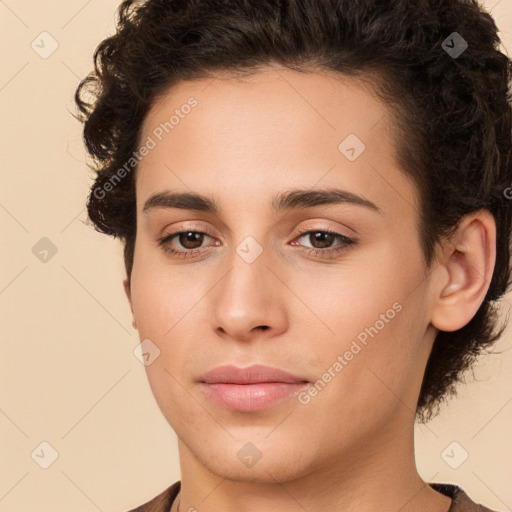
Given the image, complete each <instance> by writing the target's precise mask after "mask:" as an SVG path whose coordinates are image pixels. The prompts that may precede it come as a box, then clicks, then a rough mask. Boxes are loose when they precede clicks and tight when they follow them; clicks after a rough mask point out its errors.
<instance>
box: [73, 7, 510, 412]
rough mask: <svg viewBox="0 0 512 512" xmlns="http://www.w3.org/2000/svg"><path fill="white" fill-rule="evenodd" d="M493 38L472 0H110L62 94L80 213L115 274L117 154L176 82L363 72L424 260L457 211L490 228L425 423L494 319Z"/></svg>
mask: <svg viewBox="0 0 512 512" xmlns="http://www.w3.org/2000/svg"><path fill="white" fill-rule="evenodd" d="M500 43H501V41H500V39H499V36H498V30H497V27H496V25H495V23H494V20H493V18H492V17H491V16H490V14H488V13H487V12H485V11H484V10H483V8H481V7H480V6H479V5H478V3H477V1H476V0H389V1H384V0H148V1H145V2H143V1H136V0H126V1H123V2H122V3H121V5H120V7H119V12H118V20H117V31H116V33H115V34H114V35H112V36H110V37H108V38H106V39H105V40H103V41H102V42H101V43H100V44H99V45H98V47H97V48H96V51H95V54H94V71H93V72H91V73H89V75H88V76H87V77H86V78H84V79H83V80H82V81H81V83H80V85H79V86H78V88H77V90H76V94H75V101H76V104H77V106H78V115H77V118H78V119H79V120H80V121H82V122H83V123H84V140H85V144H86V147H87V150H88V151H89V153H90V154H91V155H92V157H93V159H94V162H95V163H94V165H93V166H91V167H92V168H93V169H94V172H95V181H94V184H93V186H92V187H91V191H90V194H89V197H88V202H87V208H88V214H89V218H90V219H91V221H92V222H93V224H94V226H95V228H96V229H97V230H98V231H101V232H103V233H107V234H109V235H113V236H115V237H119V238H120V239H121V240H122V242H123V245H124V259H125V266H126V272H127V277H128V279H129V278H130V276H131V270H132V265H133V256H134V247H135V239H136V209H135V170H136V165H134V169H133V171H132V172H129V171H127V170H126V169H127V167H126V162H128V161H129V160H130V158H132V160H131V161H132V163H133V155H134V152H136V151H137V149H138V146H139V143H140V129H141V126H142V122H143V120H144V118H145V116H146V114H147V113H148V110H149V108H150V107H151V105H152V104H153V102H154V101H155V99H156V97H157V96H158V95H161V94H165V92H166V91H168V89H169V87H171V86H172V85H173V84H176V83H177V82H179V81H184V80H192V79H194V78H204V77H208V76H212V77H213V76H216V73H217V74H222V73H232V74H233V75H234V76H236V75H239V76H242V75H243V74H250V73H252V72H257V71H258V70H259V69H260V68H264V67H265V66H267V65H270V64H278V65H282V66H286V67H288V68H291V69H295V70H296V71H322V70H325V71H335V72H338V73H340V74H344V75H349V76H353V77H356V78H358V79H360V80H367V81H368V83H371V84H372V86H373V88H374V90H375V92H376V94H378V95H379V97H380V98H381V99H382V100H383V101H385V102H386V103H387V105H388V107H389V109H390V112H391V113H392V115H393V117H394V121H395V124H394V126H395V127H396V129H397V137H396V148H395V150H396V154H397V161H398V163H399V165H400V168H401V169H402V171H403V172H404V173H405V174H406V175H408V176H410V177H411V178H412V179H413V180H414V182H415V183H416V184H417V187H418V190H419V193H420V197H421V209H420V219H419V223H418V226H419V235H420V240H421V244H422V249H423V254H424V258H425V263H426V268H427V269H428V268H431V264H432V261H433V259H434V254H435V247H436V244H437V243H438V242H440V241H441V240H443V238H445V237H447V236H449V235H450V234H451V233H452V232H453V230H454V229H455V228H456V227H457V225H458V222H459V221H460V220H461V218H462V217H463V216H464V215H465V214H467V213H470V212H473V211H476V210H479V209H482V208H483V209H487V210H489V211H490V212H491V213H492V215H493V216H494V219H495V221H496V226H497V259H496V265H495V269H494V273H493V276H492V280H491V282H490V286H489V290H488V292H487V295H486V297H485V300H484V301H483V303H482V304H481V307H480V308H479V310H478V311H477V313H476V314H475V316H474V317H473V318H472V320H471V321H470V322H469V323H468V324H467V325H466V326H464V327H463V328H462V329H460V330H458V331H455V332H443V331H440V332H438V334H437V337H436V340H435V343H434V346H433V349H432V353H431V355H430V358H429V360H428V363H427V366H426V370H425V376H424V379H423V384H422V388H421V392H420V396H419V400H418V404H417V413H418V417H419V418H420V419H421V420H422V421H427V420H428V419H430V418H431V417H432V416H434V415H435V414H437V411H438V410H439V404H440V403H441V402H442V401H443V399H445V398H446V397H447V396H448V395H453V394H455V392H456V391H455V385H456V383H457V382H458V381H462V380H463V372H464V371H465V370H467V369H468V368H470V367H471V365H472V364H473V362H474V361H475V359H476V357H477V356H478V355H479V354H480V353H482V352H483V351H484V349H486V348H488V347H490V346H491V345H492V344H493V343H494V342H495V341H496V340H498V339H499V338H500V337H501V335H502V332H503V329H504V327H505V325H503V326H502V327H501V329H498V330H495V329H496V328H497V320H498V311H499V310H498V303H497V302H496V301H497V300H498V299H499V298H500V297H501V296H502V295H503V294H504V293H505V292H506V291H507V288H508V286H509V284H510V266H509V250H510V236H511V204H510V200H509V199H508V197H510V196H509V195H507V193H506V190H511V189H509V188H508V187H510V185H511V182H512V172H511V171H512V169H511V165H512V163H511V118H512V113H511V105H512V102H511V95H510V89H509V84H510V76H511V73H510V71H511V61H510V60H509V58H508V57H507V56H506V55H504V54H503V53H502V52H501V51H500V49H499V46H500ZM465 44H467V48H465V46H464V45H465ZM464 48H465V49H464ZM88 94H89V95H90V97H89V98H87V95H88ZM123 166H124V169H125V172H122V173H120V172H119V170H120V169H121V168H123ZM120 176H122V177H121V178H120Z"/></svg>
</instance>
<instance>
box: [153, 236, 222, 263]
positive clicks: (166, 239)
mask: <svg viewBox="0 0 512 512" xmlns="http://www.w3.org/2000/svg"><path fill="white" fill-rule="evenodd" d="M205 236H206V237H207V238H211V237H210V235H208V234H207V233H204V232H202V231H194V230H187V231H176V232H174V233H169V234H168V235H164V236H163V237H162V238H159V239H158V244H159V245H160V246H161V247H162V249H163V250H164V251H165V252H166V253H168V254H172V255H173V256H176V257H178V258H189V257H191V256H194V255H195V254H196V253H198V252H202V248H201V245H202V243H203V240H204V237H205ZM174 238H176V239H177V242H178V243H179V244H180V245H181V247H182V248H183V249H184V250H180V249H176V248H175V247H173V246H172V243H171V242H172V241H173V239H174ZM219 244H220V242H218V241H216V243H215V245H219Z"/></svg>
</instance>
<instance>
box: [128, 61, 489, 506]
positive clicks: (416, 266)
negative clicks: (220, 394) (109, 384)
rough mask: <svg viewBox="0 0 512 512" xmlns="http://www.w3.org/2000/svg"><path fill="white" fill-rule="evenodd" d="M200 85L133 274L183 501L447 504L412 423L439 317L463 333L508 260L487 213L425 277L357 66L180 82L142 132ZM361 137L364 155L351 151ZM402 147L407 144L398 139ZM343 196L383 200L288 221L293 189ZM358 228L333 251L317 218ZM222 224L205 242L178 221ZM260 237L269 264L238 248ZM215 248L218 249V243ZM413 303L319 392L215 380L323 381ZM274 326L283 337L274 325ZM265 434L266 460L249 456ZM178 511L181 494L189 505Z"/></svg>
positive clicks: (383, 114) (171, 147) (403, 188)
mask: <svg viewBox="0 0 512 512" xmlns="http://www.w3.org/2000/svg"><path fill="white" fill-rule="evenodd" d="M191 96H193V97H194V98H195V99H196V100H197V102H198V105H197V106H196V107H195V108H194V109H193V110H192V111H191V112H190V114H188V115H187V116H184V118H183V119H180V122H179V124H177V125H176V126H175V127H174V129H173V130H172V131H171V132H170V133H169V134H166V135H165V136H164V137H163V138H162V140H161V141H158V144H157V145H156V147H155V148H153V149H152V150H151V151H150V152H149V154H148V155H147V156H146V157H145V158H144V159H143V160H142V161H141V162H140V164H139V168H138V169H137V176H136V196H137V239H136V244H135V257H134V266H133V271H132V276H131V282H129V281H128V280H126V281H125V282H124V286H125V291H126V294H127V297H128V300H129V303H130V306H131V309H132V313H133V316H134V320H135V322H136V324H135V325H136V327H137V328H138V330H139V334H140V339H141V340H144V339H146V338H149V339H151V340H152V342H153V343H155V345H157V346H158V347H159V349H160V351H161V352H160V356H159V357H158V358H157V359H155V361H154V362H153V363H152V364H150V365H149V366H147V367H146V371H147V376H148V379H149V383H150V385H151V389H152V391H153V393H154V395H155V398H156V401H157V403H158V405H159V407H160V409H161V411H162V413H163V414H164V416H165V418H166V419H167V421H168V422H169V424H170V426H171V427H172V428H173V429H174V431H175V432H176V434H177V436H178V440H179V441H178V448H179V457H180V467H181V476H182V477H181V482H182V490H181V495H180V510H181V511H182V512H184V511H188V510H189V509H190V507H194V509H190V510H195V509H197V510H198V511H199V512H210V511H211V512H213V511H218V510H223V511H225V512H231V511H240V510H243V511H247V512H252V511H259V512H262V511H263V512H264V511H275V510H280V511H282V512H292V511H293V512H296V511H304V510H308V511H312V510H323V511H325V512H329V511H339V510H350V511H354V512H367V511H368V512H369V511H372V512H374V511H375V510H376V509H377V508H378V509H380V510H397V511H398V510H400V511H401V512H409V511H410V512H412V511H418V510H421V511H432V512H446V511H447V510H448V509H449V507H450V503H451V500H450V499H449V498H448V497H445V496H443V495H442V494H440V493H437V492H436V491H434V490H433V489H432V488H430V487H429V486H427V485H426V484H425V482H424V481H423V480H422V479H421V477H420V476H419V474H418V471H417V469H416V465H415V458H414V417H415V408H416V403H417V400H418V396H419V391H420V386H421V382H422V378H423V374H424V369H425V366H426V363H427V359H428V356H429V353H430V350H431V347H432V343H433V341H434V338H435V334H436V332H437V329H443V330H446V331H452V330H456V329H459V328H460V327H462V326H463V325H465V324H466V323H467V322H468V321H469V320H470V319H471V318H472V316H473V315H474V314H475V313H476V311H477V309H478V307H479V306H480V304H481V303H482V301H483V299H484V296H485V293H486V291H487V289H488V284H489V282H490V278H491V275H492V271H493V268H494V263H495V252H494V251H495V249H494V247H495V224H494V221H493V218H492V216H491V215H490V214H489V213H488V212H486V211H483V210H482V211H479V212H475V213H473V214H471V215H468V216H467V217H465V218H464V219H463V222H462V223H461V225H460V226H459V229H458V230H457V232H456V233H455V235H454V237H453V238H452V239H451V240H450V241H446V243H445V244H444V245H443V246H438V252H437V261H436V263H435V265H434V266H433V267H432V268H431V269H430V271H429V272H427V269H426V268H425V264H424V260H423V257H422V252H421V248H420V242H419V235H418V231H417V225H416V219H417V217H418V196H417V189H416V187H415V185H414V184H413V182H412V181H410V180H409V179H408V178H407V177H406V176H405V175H404V174H403V173H402V171H401V170H400V169H399V168H398V166H397V164H396V161H395V151H394V147H393V142H394V140H395V138H394V137H395V135H394V132H393V124H392V121H391V117H390V116H389V115H387V114H388V110H387V108H388V107H387V106H386V105H385V104H383V103H382V102H381V101H380V100H379V99H377V98H376V97H375V96H374V95H373V94H372V93H371V90H370V89H369V88H365V87H363V86H362V85H361V83H358V82H356V81H355V80H354V79H353V78H346V77H343V76H340V75H337V76H336V75H334V74H330V73H323V72H322V73H313V72H311V73H298V72H296V71H292V70H289V69H286V68H281V67H278V66H269V67H268V68H265V69H262V70H261V71H259V72H258V73H257V74H255V75H252V76H250V77H245V78H244V79H243V80H239V79H234V78H230V77H229V76H227V75H218V76H216V77H215V79H214V80H212V79H201V80H194V81H188V82H182V83H180V84H178V85H175V86H174V87H172V88H171V89H169V90H168V91H166V94H165V95H163V96H161V97H160V98H159V99H158V101H157V102H156V103H155V104H154V105H153V106H152V108H151V110H150V112H149V114H148V115H147V117H146V118H145V121H144V124H143V127H142V136H141V140H142V141H145V140H146V138H147V136H153V138H154V135H152V131H153V130H154V129H155V127H157V126H158V125H159V124H160V123H162V122H164V121H166V120H168V119H169V116H170V113H172V112H173V111H174V110H175V109H176V108H180V107H181V106H182V105H183V104H185V103H186V102H187V100H188V99H189V98H190V97H191ZM349 134H356V135H357V137H358V138H359V139H360V140H361V141H363V142H364V144H365V146H366V149H365V151H364V152H363V153H362V154H361V155H360V156H359V157H358V158H357V159H356V160H355V161H353V162H351V161H349V160H348V159H347V158H346V157H345V156H344V155H343V154H342V153H341V152H340V151H339V149H338V145H339V144H340V142H341V141H343V140H344V139H345V138H346V137H347V135H349ZM398 140H399V139H398ZM331 187H335V188H342V189H344V190H347V191H350V192H352V193H354V194H357V195H360V196H362V197H364V198H366V199H368V200H369V201H372V202H373V203H375V204H376V205H377V206H378V208H379V209H380V212H376V211H373V210H371V209H369V208H365V207H363V206H359V205H354V204H331V205H317V206H314V207H309V208H298V209H292V210H289V211H285V212H281V213H279V214H275V213H273V212H272V210H271V207H270V206H271V200H272V198H273V197H274V195H275V194H277V193H282V192H285V191H287V190H289V189H291V188H304V189H313V188H314V189H325V188H331ZM163 191H173V192H195V193H200V194H203V195H206V196H210V197H212V199H214V200H215V201H216V202H217V203H218V206H219V212H218V213H216V214H214V213H210V212H202V211H193V210H183V209H176V208H154V209H153V210H150V211H149V212H147V213H145V212H143V206H144V203H145V202H146V200H147V199H148V198H149V197H150V196H151V195H153V194H155V193H158V192H163ZM304 227H307V228H310V229H311V230H313V231H325V230H329V231H335V232H338V233H340V234H343V235H345V236H348V237H350V238H353V239H355V240H357V243H356V244H355V245H352V246H346V247H344V248H343V249H342V250H341V251H340V252H338V253H335V254H334V255H333V256H331V257H327V256H325V255H322V254H319V255H312V254H309V253H308V252H307V249H306V248H308V247H309V248H312V247H313V248H317V249H319V250H322V247H325V248H324V249H323V250H324V251H326V250H328V249H329V248H330V249H331V250H332V249H333V248H336V246H337V245H338V244H340V243H341V241H340V240H339V239H336V238H331V239H330V241H329V239H328V241H327V243H324V245H321V244H320V243H319V242H318V241H315V238H314V237H313V235H308V234H306V235H301V234H300V232H299V230H300V229H301V228H304ZM180 229H181V230H184V231H191V230H194V231H197V232H199V233H204V232H207V233H208V234H207V235H204V236H203V237H202V238H199V242H198V243H195V244H193V243H192V242H190V241H189V242H188V244H187V239H186V238H185V239H184V238H183V237H182V238H179V237H178V236H176V237H174V239H173V240H172V241H170V242H168V245H172V247H173V248H174V249H176V250H178V251H182V252H186V251H190V250H191V249H193V248H194V247H198V246H199V247H200V252H199V253H196V255H193V256H192V257H190V258H188V259H180V258H177V257H176V256H173V255H171V254H169V253H166V252H165V251H164V250H163V248H162V247H161V246H160V245H159V244H158V239H159V238H160V237H162V236H163V235H166V234H169V233H171V232H173V231H179V230H180ZM247 236H251V237H253V238H254V239H255V240H256V241H257V242H258V244H259V245H260V246H261V248H262V253H261V254H260V255H259V257H258V258H257V259H256V260H255V261H253V262H252V263H248V262H247V261H245V260H244V259H242V258H241V257H240V256H239V255H238V254H237V252H236V249H237V247H238V246H239V245H240V244H241V242H242V241H244V239H245V238H246V237H247ZM201 240H202V244H201ZM394 303H399V304H400V305H401V306H402V308H401V310H400V311H399V312H397V313H396V315H395V316H394V318H393V319H390V320H389V321H388V322H386V323H385V325H384V327H383V328H382V329H380V330H379V332H378V334H377V335H375V336H374V337H373V338H368V342H367V345H366V346H364V347H363V348H362V350H361V351H360V352H359V353H358V354H357V355H356V356H354V358H353V359H352V360H351V361H349V362H348V364H346V366H344V367H343V370H342V371H340V372H338V373H336V376H335V377H334V378H332V380H331V381H330V382H329V383H328V384H327V385H326V386H325V387H324V388H323V389H322V390H321V391H320V392H319V393H318V394H317V396H315V397H313V398H311V400H310V402H309V403H307V404H302V403H300V402H299V401H298V399H297V397H291V398H289V399H286V400H284V401H281V402H280V403H278V404H276V405H274V406H272V407H269V408H267V409H265V410H263V411H257V412H239V411H238V412H237V411H232V410H229V409H226V408H223V407H221V406H219V405H217V404H216V403H214V402H212V401H211V400H210V399H209V398H208V397H206V396H205V394H204V393H203V392H202V390H201V389H200V386H199V383H198V379H199V378H200V376H201V375H203V374H204V373H205V372H206V371H208V370H210V369H212V368H214V367H216V366H218V365H221V364H227V363H231V364H234V365H237V366H242V367H245V366H249V365H251V364H253V363H261V364H266V365H269V366H274V367H277V368H281V369H284V370H287V371H289V372H291V373H293V374H296V375H299V376H302V377H303V378H305V379H307V380H309V381H311V382H315V381H317V380H318V379H319V378H321V376H322V375H323V374H324V373H325V372H326V370H327V369H328V368H329V367H332V366H333V363H334V362H335V361H336V360H337V357H338V355H343V354H344V353H345V352H346V351H347V350H348V349H349V348H350V346H351V343H352V341H353V340H354V339H356V338H357V336H358V334H360V333H361V332H362V331H364V329H365V327H370V326H374V325H375V324H376V321H377V320H379V318H381V315H382V314H385V313H386V311H387V310H389V309H390V308H392V305H393V304H394ZM260 326H266V327H267V328H266V329H261V328H259V327H260ZM247 442H251V443H253V444H254V445H255V446H256V447H257V448H258V450H259V451H260V452H261V458H260V459H259V460H258V462H257V463H256V464H254V465H253V466H252V467H247V466H245V465H244V464H242V463H241V462H240V460H239V458H238V457H237V453H238V452H239V450H241V449H242V447H243V446H244V445H245V444H246V443H247ZM175 505H176V503H175Z"/></svg>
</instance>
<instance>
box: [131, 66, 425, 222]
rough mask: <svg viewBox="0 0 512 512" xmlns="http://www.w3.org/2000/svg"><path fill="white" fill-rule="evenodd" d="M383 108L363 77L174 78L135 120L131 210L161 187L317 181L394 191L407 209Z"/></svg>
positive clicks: (228, 191) (275, 186) (204, 188)
mask: <svg viewBox="0 0 512 512" xmlns="http://www.w3.org/2000/svg"><path fill="white" fill-rule="evenodd" d="M389 109H390V106H388V105H386V104H384V103H383V102H382V101H381V100H380V99H378V98H377V97H376V96H375V95H374V94H373V91H372V89H371V87H370V86H369V85H368V84H367V83H366V82H362V81H358V80H355V79H354V78H352V77H346V76H343V75H340V74H334V73H327V72H322V73H313V72H311V73H301V72H297V71H293V70H289V69H286V68H276V67H269V68H268V69H266V70H263V71H259V72H257V73H255V74H253V75H250V76H246V77H244V78H243V79H240V78H236V77H233V76H229V75H219V76H214V77H212V78H205V79H198V80H190V81H183V82H180V83H178V84H176V85H174V86H173V87H171V88H170V89H168V90H167V91H166V93H165V94H163V95H161V96H159V97H158V98H157V99H156V101H155V102H154V104H153V106H152V108H151V109H150V111H149V112H148V114H147V116H146V118H145V120H144V123H143V126H142V130H141V138H140V140H141V143H144V142H145V141H147V140H149V139H151V140H152V141H153V142H154V144H151V145H152V146H153V147H152V149H151V150H150V151H149V152H148V154H147V155H146V156H145V157H144V158H143V159H142V160H141V161H140V163H139V166H138V169H137V204H138V211H139V212H140V211H141V209H142V207H143V201H144V199H145V198H147V197H148V196H149V195H150V194H154V193H155V192H159V191H162V190H164V189H166V190H173V189H179V190H180V191H187V189H194V191H197V192H201V193H204V194H206V195H215V196H221V197H222V196H223V195H225V196H226V197H231V196H232V195H233V194H239V193H240V190H241V189H245V190H247V193H248V194H250V195H251V199H252V200H253V201H254V200H256V198H257V197H260V196H261V197H262V196H263V195H264V194H265V193H266V194H267V195H269V194H272V195H273V192H274V193H275V192H276V191H277V190H282V189H283V188H292V187H307V186H309V187H313V186H314V185H315V184H317V185H320V186H325V187H330V186H337V187H339V186H344V187H345V188H349V189H351V190H352V191H353V192H354V193H357V194H360V195H364V196H370V197H373V198H375V199H376V201H374V202H380V204H381V205H382V204H383V203H387V204H388V205H389V206H390V207H393V206H396V203H397V199H399V197H398V196H401V199H400V200H401V201H404V200H405V201H406V202H408V203H409V208H411V206H412V205H413V204H414V203H416V197H415V195H416V194H415V190H414V186H413V184H412V183H411V182H410V181H409V179H408V178H406V176H405V175H404V174H403V173H402V172H401V171H400V170H399V169H398V167H397V163H396V158H395V149H394V147H393V143H394V142H396V141H397V136H396V134H395V132H394V125H393V122H392V116H391V115H390V110H389ZM240 201H241V203H240V204H242V203H243V199H241V200H240ZM384 206H385V205H384Z"/></svg>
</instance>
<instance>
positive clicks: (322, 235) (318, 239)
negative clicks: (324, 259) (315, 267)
mask: <svg viewBox="0 0 512 512" xmlns="http://www.w3.org/2000/svg"><path fill="white" fill-rule="evenodd" d="M313 236H314V237H315V242H320V245H321V248H323V247H328V246H329V245H330V242H332V240H330V238H332V236H333V235H331V234H330V233H323V232H321V231H317V232H316V233H313ZM326 237H327V241H326V240H325V238H326ZM322 238H323V239H324V240H322ZM313 245H314V244H313Z"/></svg>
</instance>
